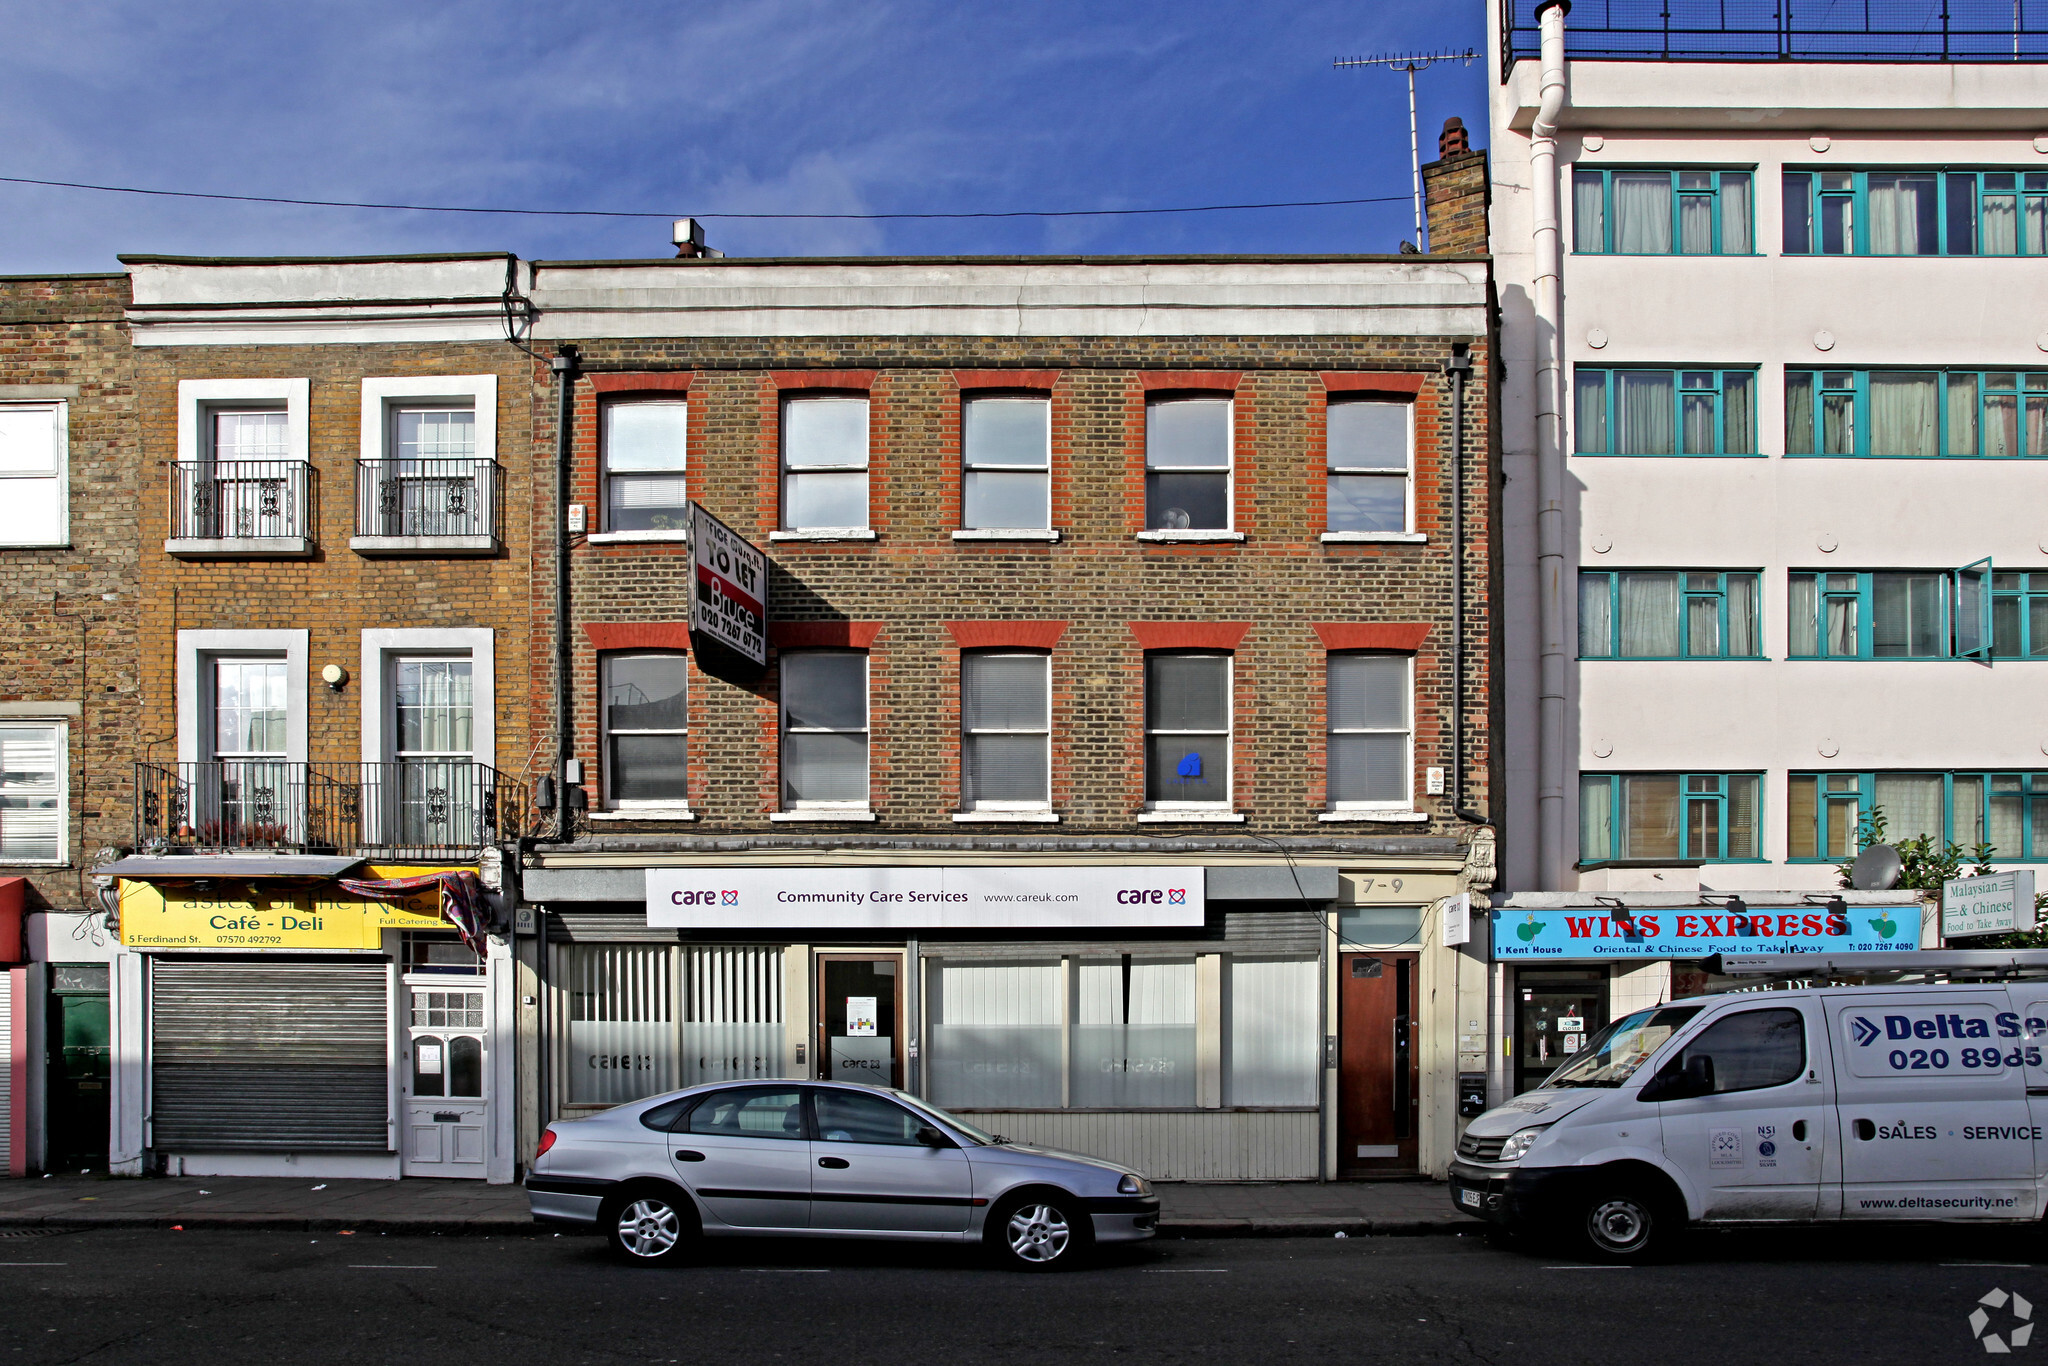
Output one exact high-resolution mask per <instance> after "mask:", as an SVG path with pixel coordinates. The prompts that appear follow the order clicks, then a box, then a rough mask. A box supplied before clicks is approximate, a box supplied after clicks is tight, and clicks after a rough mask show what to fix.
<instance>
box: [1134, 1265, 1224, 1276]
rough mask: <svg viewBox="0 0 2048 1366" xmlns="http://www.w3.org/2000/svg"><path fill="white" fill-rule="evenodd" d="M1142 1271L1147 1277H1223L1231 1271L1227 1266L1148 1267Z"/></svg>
mask: <svg viewBox="0 0 2048 1366" xmlns="http://www.w3.org/2000/svg"><path fill="white" fill-rule="evenodd" d="M1142 1269H1143V1270H1144V1272H1145V1274H1146V1275H1147V1276H1222V1275H1226V1274H1228V1273H1229V1271H1230V1268H1229V1267H1227V1266H1148V1267H1144V1268H1142Z"/></svg>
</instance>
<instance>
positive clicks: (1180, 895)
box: [1166, 887, 1188, 906]
mask: <svg viewBox="0 0 2048 1366" xmlns="http://www.w3.org/2000/svg"><path fill="white" fill-rule="evenodd" d="M1166 904H1167V905H1169V906H1185V905H1187V904H1188V889H1187V888H1185V887H1171V888H1168V889H1167V893H1166Z"/></svg>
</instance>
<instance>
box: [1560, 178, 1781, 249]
mask: <svg viewBox="0 0 2048 1366" xmlns="http://www.w3.org/2000/svg"><path fill="white" fill-rule="evenodd" d="M1660 172H1661V173H1662V174H1664V175H1667V176H1670V177H1671V250H1670V251H1659V252H1639V251H1631V252H1619V251H1616V250H1615V249H1614V177H1615V176H1617V175H1655V174H1658V173H1660ZM1731 176H1733V177H1739V178H1741V179H1743V180H1745V181H1747V182H1748V183H1749V233H1748V236H1747V238H1746V239H1745V240H1744V241H1742V242H1741V243H1740V244H1733V243H1730V242H1729V241H1728V240H1727V234H1726V233H1725V232H1724V230H1723V225H1722V219H1723V214H1722V212H1721V204H1722V185H1723V182H1724V180H1725V179H1726V178H1727V177H1731ZM1699 177H1705V178H1706V181H1707V183H1706V184H1705V185H1700V184H1698V183H1697V181H1698V178H1699ZM1596 178H1597V179H1598V180H1599V182H1600V245H1599V246H1598V247H1587V246H1583V245H1581V243H1582V242H1583V241H1584V237H1583V236H1582V234H1581V230H1580V224H1579V221H1578V212H1577V205H1578V191H1579V187H1580V186H1582V185H1588V184H1591V183H1592V181H1593V180H1595V179H1596ZM1759 182H1760V177H1759V176H1758V173H1757V168H1756V167H1754V166H1727V167H1719V166H1602V167H1599V168H1597V169H1595V168H1593V167H1590V166H1575V167H1573V168H1572V204H1573V214H1572V251H1573V253H1574V254H1576V255H1581V256H1755V255H1757V249H1756V212H1757V195H1758V188H1759ZM1688 196H1691V197H1696V198H1697V197H1706V198H1710V199H1711V200H1712V201H1713V211H1712V212H1713V246H1712V248H1711V249H1710V250H1708V251H1704V252H1698V251H1685V250H1682V249H1681V248H1680V246H1679V243H1680V242H1682V241H1683V240H1684V233H1683V229H1682V225H1681V216H1682V214H1683V213H1684V201H1685V199H1686V198H1687V197H1688Z"/></svg>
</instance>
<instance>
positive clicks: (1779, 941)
mask: <svg viewBox="0 0 2048 1366" xmlns="http://www.w3.org/2000/svg"><path fill="white" fill-rule="evenodd" d="M1492 919H1493V956H1494V957H1495V958H1514V959H1532V958H1550V959H1562V960H1565V961H1570V960H1573V959H1578V960H1587V959H1608V958H1706V957H1709V956H1711V955H1713V954H1717V953H1851V952H1872V951H1881V950H1884V949H1917V948H1919V947H1920V918H1919V915H1918V912H1917V908H1915V907H1912V906H1853V907H1850V908H1849V910H1848V911H1847V912H1846V913H1845V914H1841V915H1836V914H1833V913H1830V912H1829V911H1828V910H1827V909H1826V908H1825V907H1820V906H1811V907H1804V906H1803V907H1794V908H1787V909H1783V910H1776V909H1773V910H1760V909H1752V910H1748V911H1744V912H1741V913H1730V912H1726V911H1717V910H1713V909H1710V908H1704V907H1702V908H1690V907H1689V908H1686V909H1684V910H1677V911H1673V910H1667V909H1662V908H1660V909H1658V910H1646V911H1639V912H1637V913H1636V914H1635V915H1634V916H1633V917H1631V918H1630V919H1629V920H1626V921H1624V920H1619V919H1616V918H1615V917H1614V916H1613V915H1612V914H1611V913H1610V914H1607V915H1597V914H1594V913H1592V912H1591V911H1589V910H1576V909H1574V910H1534V911H1515V910H1501V911H1494V912H1492Z"/></svg>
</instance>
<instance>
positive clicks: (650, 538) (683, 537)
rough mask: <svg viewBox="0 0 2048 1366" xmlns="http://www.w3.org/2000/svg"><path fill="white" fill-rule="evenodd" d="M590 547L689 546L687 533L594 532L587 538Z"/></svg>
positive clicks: (585, 538) (585, 539)
mask: <svg viewBox="0 0 2048 1366" xmlns="http://www.w3.org/2000/svg"><path fill="white" fill-rule="evenodd" d="M583 539H584V541H585V542H587V543H588V544H590V545H688V544H689V543H690V533H689V532H687V531H593V532H591V533H590V534H589V535H588V536H585V537H584V538H583Z"/></svg>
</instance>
